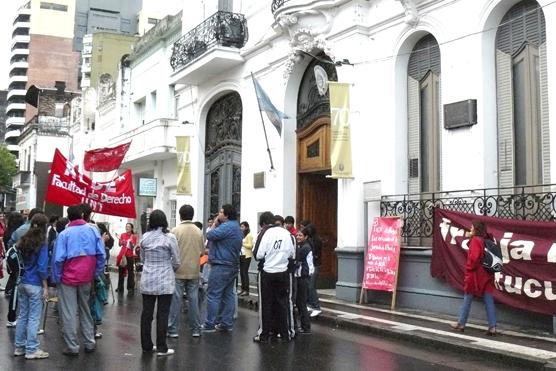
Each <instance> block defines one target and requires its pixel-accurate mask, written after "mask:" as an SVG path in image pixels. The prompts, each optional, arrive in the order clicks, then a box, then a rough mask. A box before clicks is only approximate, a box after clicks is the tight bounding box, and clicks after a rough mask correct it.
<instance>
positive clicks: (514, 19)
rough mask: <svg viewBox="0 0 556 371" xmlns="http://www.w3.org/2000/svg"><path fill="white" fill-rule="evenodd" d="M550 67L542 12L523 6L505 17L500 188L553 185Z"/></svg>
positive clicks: (499, 69)
mask: <svg viewBox="0 0 556 371" xmlns="http://www.w3.org/2000/svg"><path fill="white" fill-rule="evenodd" d="M546 66H547V61H546V26H545V20H544V15H543V12H542V9H541V8H540V7H539V5H538V4H537V2H535V1H532V0H525V1H522V2H520V3H518V4H516V5H514V6H513V7H512V8H511V9H510V10H509V11H508V12H507V13H506V15H505V16H504V17H503V19H502V21H501V22H500V27H499V28H498V32H497V34H496V96H497V109H498V114H497V121H498V125H497V127H498V153H499V154H498V183H499V186H500V187H511V186H522V185H538V184H543V183H547V182H550V153H549V150H550V144H549V141H548V138H549V132H548V92H547V67H546ZM543 138H544V139H543Z"/></svg>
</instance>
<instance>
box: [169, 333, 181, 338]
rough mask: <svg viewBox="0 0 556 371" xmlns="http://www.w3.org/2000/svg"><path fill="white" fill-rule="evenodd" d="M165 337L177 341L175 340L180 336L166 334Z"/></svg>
mask: <svg viewBox="0 0 556 371" xmlns="http://www.w3.org/2000/svg"><path fill="white" fill-rule="evenodd" d="M166 336H168V337H169V338H172V339H177V338H179V337H180V335H178V334H168V335H166Z"/></svg>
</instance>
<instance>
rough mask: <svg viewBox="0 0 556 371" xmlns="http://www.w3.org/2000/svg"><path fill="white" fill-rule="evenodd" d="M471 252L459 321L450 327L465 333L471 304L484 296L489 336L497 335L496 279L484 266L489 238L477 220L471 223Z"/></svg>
mask: <svg viewBox="0 0 556 371" xmlns="http://www.w3.org/2000/svg"><path fill="white" fill-rule="evenodd" d="M469 235H470V238H469V251H468V253H467V262H466V263H465V276H464V279H463V291H464V295H463V303H462V305H461V309H460V314H459V320H458V322H457V323H453V324H451V325H450V326H451V327H452V329H453V330H455V331H459V332H463V331H464V330H465V324H466V323H467V317H468V316H469V310H470V309H471V303H472V302H473V297H474V296H478V297H480V296H482V297H483V300H484V303H485V308H486V314H487V320H488V330H487V332H486V334H487V335H489V336H493V335H496V308H495V307H494V298H493V297H492V293H493V291H494V277H493V274H492V273H489V272H487V271H486V269H485V268H484V267H483V265H482V261H483V255H484V250H485V242H484V239H485V238H488V237H489V236H488V235H487V230H486V226H485V223H483V222H481V221H478V220H475V221H473V222H471V232H470V233H469Z"/></svg>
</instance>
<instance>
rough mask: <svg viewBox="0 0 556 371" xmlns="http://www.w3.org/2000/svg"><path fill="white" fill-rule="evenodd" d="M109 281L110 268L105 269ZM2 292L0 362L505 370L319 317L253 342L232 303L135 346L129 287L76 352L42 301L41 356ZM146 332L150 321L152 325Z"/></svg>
mask: <svg viewBox="0 0 556 371" xmlns="http://www.w3.org/2000/svg"><path fill="white" fill-rule="evenodd" d="M112 280H113V282H114V283H115V282H116V280H117V276H116V275H114V274H113V275H112ZM2 284H5V280H3V282H2ZM7 303H8V302H7V300H5V299H4V298H3V297H0V370H6V371H8V370H10V371H11V370H26V371H27V370H29V371H33V370H80V371H86V370H115V371H120V370H122V371H124V370H126V371H127V370H153V371H154V370H218V371H225V370H318V371H325V370H342V371H343V370H380V371H383V370H384V371H389V370H452V369H460V370H486V369H490V370H498V369H499V370H511V368H509V367H508V366H507V365H499V364H497V363H496V362H495V361H489V360H485V359H481V358H479V357H473V355H469V354H467V355H465V354H455V353H447V352H443V351H441V350H439V349H431V348H428V347H426V344H423V345H424V347H418V346H416V345H415V344H410V343H403V342H393V341H391V340H386V339H381V338H377V337H372V336H366V335H364V334H359V333H352V332H348V331H344V330H339V329H335V328H332V327H328V326H324V325H316V324H314V325H313V334H312V335H303V336H299V337H297V338H296V339H294V340H293V341H292V342H290V343H278V342H276V341H273V342H271V343H270V344H258V343H254V342H253V341H252V337H253V336H254V335H255V334H256V331H257V328H258V314H257V312H256V311H253V310H249V309H246V308H240V309H239V316H238V319H237V322H236V324H235V327H234V330H233V331H232V332H230V333H218V332H217V333H205V334H203V336H202V337H201V338H192V337H191V333H190V330H189V329H188V328H187V326H186V325H183V324H184V323H185V321H186V313H183V314H182V320H183V321H182V326H181V330H180V337H179V338H177V339H168V345H169V347H170V348H173V349H175V351H176V353H175V354H174V355H172V356H168V357H158V356H156V354H143V353H142V352H141V346H140V339H139V333H140V320H139V319H140V314H141V307H142V299H141V295H140V294H139V293H137V292H136V293H135V294H134V295H128V294H127V293H124V294H123V295H118V294H116V297H115V302H113V301H112V295H111V294H110V295H109V300H108V304H107V305H106V306H105V307H104V309H105V314H104V319H103V324H102V325H101V326H100V331H101V332H102V333H103V337H102V338H101V339H99V340H98V341H97V350H96V352H94V353H85V352H84V351H83V350H81V353H80V354H79V356H78V357H68V356H65V355H63V354H62V349H63V348H64V342H63V340H62V338H61V336H60V332H59V325H58V323H57V317H56V314H55V312H54V310H53V306H52V305H49V308H48V316H47V321H46V332H45V334H43V335H41V336H40V337H39V338H40V341H41V348H42V349H44V350H46V351H47V352H49V353H50V358H48V359H44V360H25V359H24V358H22V357H17V358H16V357H14V356H13V355H12V353H13V337H14V334H15V329H8V328H6V327H5V323H6V313H7ZM153 334H154V329H153ZM153 340H154V339H153Z"/></svg>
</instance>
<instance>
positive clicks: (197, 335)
mask: <svg viewBox="0 0 556 371" xmlns="http://www.w3.org/2000/svg"><path fill="white" fill-rule="evenodd" d="M191 336H193V337H194V338H198V337H201V331H200V330H194V331H193V332H192V333H191Z"/></svg>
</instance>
